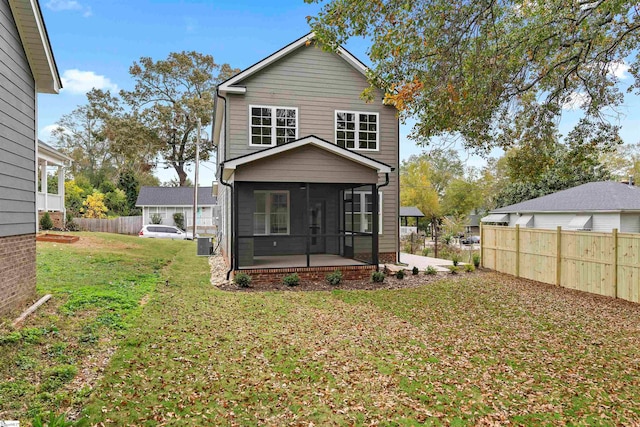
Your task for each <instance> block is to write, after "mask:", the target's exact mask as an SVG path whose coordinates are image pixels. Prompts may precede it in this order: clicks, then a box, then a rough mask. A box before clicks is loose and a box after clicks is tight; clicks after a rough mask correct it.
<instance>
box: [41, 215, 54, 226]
mask: <svg viewBox="0 0 640 427" xmlns="http://www.w3.org/2000/svg"><path fill="white" fill-rule="evenodd" d="M52 228H53V220H52V219H51V215H49V212H45V213H44V215H42V218H40V229H41V230H51V229H52Z"/></svg>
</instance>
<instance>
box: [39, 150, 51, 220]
mask: <svg viewBox="0 0 640 427" xmlns="http://www.w3.org/2000/svg"><path fill="white" fill-rule="evenodd" d="M40 168H41V169H40V187H41V189H40V190H41V192H42V193H44V206H43V207H42V210H43V211H45V212H47V211H48V210H49V206H47V161H46V160H42V163H40Z"/></svg>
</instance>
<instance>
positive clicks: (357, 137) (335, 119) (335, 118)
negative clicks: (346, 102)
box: [333, 110, 380, 151]
mask: <svg viewBox="0 0 640 427" xmlns="http://www.w3.org/2000/svg"><path fill="white" fill-rule="evenodd" d="M338 113H349V114H355V116H356V129H355V142H354V145H355V147H354V148H347V147H344V148H347V150H353V151H380V113H376V112H374V111H349V110H334V112H333V139H334V143H335V144H336V145H337V144H338ZM360 114H374V115H375V116H376V148H375V149H371V148H358V147H359V146H360V133H359V128H360Z"/></svg>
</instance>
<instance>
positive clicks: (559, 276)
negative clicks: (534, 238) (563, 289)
mask: <svg viewBox="0 0 640 427" xmlns="http://www.w3.org/2000/svg"><path fill="white" fill-rule="evenodd" d="M561 239H562V227H561V226H558V228H557V229H556V286H560V281H561V279H562V272H561V271H560V268H562V254H561V251H562V249H561V248H562V244H561Z"/></svg>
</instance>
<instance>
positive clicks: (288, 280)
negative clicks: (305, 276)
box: [282, 273, 300, 286]
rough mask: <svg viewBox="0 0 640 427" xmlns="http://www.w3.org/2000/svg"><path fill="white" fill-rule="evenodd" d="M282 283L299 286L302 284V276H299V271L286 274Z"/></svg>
mask: <svg viewBox="0 0 640 427" xmlns="http://www.w3.org/2000/svg"><path fill="white" fill-rule="evenodd" d="M282 283H284V284H285V285H287V286H298V285H299V284H300V276H298V273H293V274H289V275H288V276H284V278H283V279H282Z"/></svg>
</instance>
